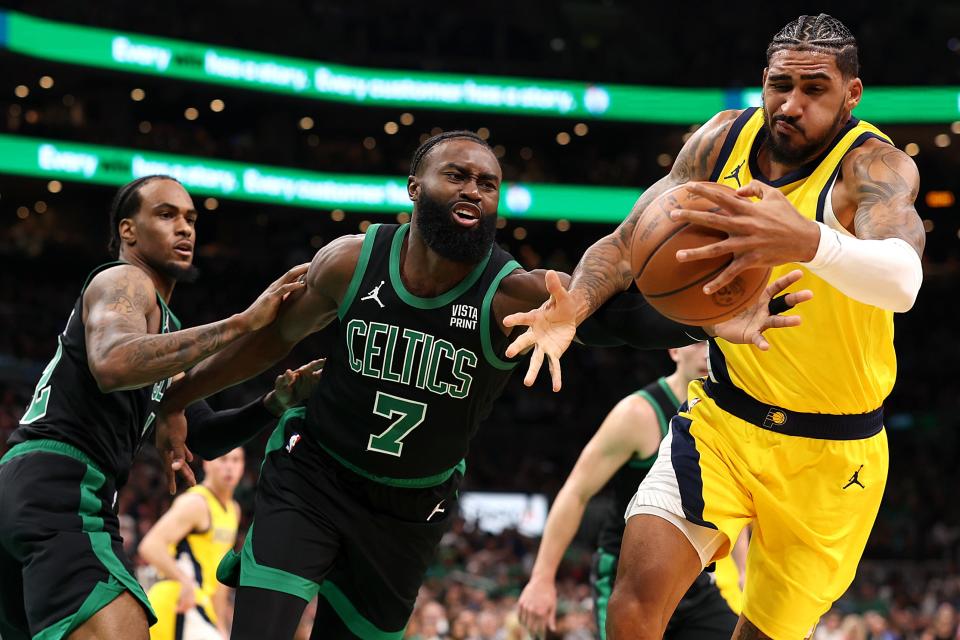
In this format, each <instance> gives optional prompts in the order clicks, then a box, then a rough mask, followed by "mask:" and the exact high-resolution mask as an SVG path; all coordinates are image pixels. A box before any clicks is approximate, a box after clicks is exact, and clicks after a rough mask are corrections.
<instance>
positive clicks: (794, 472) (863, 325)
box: [504, 14, 925, 640]
mask: <svg viewBox="0 0 960 640" xmlns="http://www.w3.org/2000/svg"><path fill="white" fill-rule="evenodd" d="M858 70H859V65H858V59H857V46H856V41H855V40H854V37H853V35H852V34H851V33H850V31H849V30H848V29H847V28H846V27H845V26H844V25H843V24H842V23H840V22H839V21H838V20H835V19H834V18H831V17H830V16H827V15H825V14H820V15H819V16H800V17H799V18H797V19H796V20H794V21H792V22H790V23H789V24H788V25H787V26H786V27H784V28H783V30H781V31H780V33H778V34H777V35H776V36H775V37H774V38H773V41H772V42H771V43H770V45H769V48H768V49H767V68H766V69H765V70H764V72H763V107H762V109H756V110H747V111H743V112H736V111H733V112H723V113H720V114H717V115H716V116H715V117H714V118H713V119H711V120H710V121H709V122H708V123H707V124H706V125H704V126H703V127H701V128H700V130H699V131H698V132H697V133H696V134H695V135H694V136H693V137H691V138H690V140H689V141H688V142H687V143H686V144H685V145H684V148H683V150H682V151H681V153H680V155H679V156H678V157H677V161H676V163H675V165H674V167H673V168H672V170H671V172H670V174H669V175H667V176H666V177H664V178H663V179H661V180H660V181H658V182H657V183H656V184H655V185H654V186H653V187H652V188H651V189H650V190H648V191H647V192H646V193H644V195H643V197H642V198H640V199H639V200H638V201H637V204H636V205H635V206H634V210H633V211H632V212H631V213H630V215H629V216H628V217H627V219H626V220H624V222H623V223H622V224H621V225H620V227H619V228H618V229H617V230H616V231H615V232H614V233H612V234H611V235H609V236H607V237H605V238H602V239H601V240H600V241H598V242H597V243H596V244H594V245H593V246H592V247H591V248H590V249H589V250H588V251H587V252H586V254H585V255H584V256H583V258H582V259H581V261H580V264H579V265H578V266H577V269H576V271H575V272H574V275H573V278H572V279H571V281H570V285H569V291H565V290H563V289H562V288H561V289H560V290H554V291H555V293H554V295H553V296H552V297H551V299H550V300H548V301H547V302H546V303H544V304H543V305H542V306H541V307H540V308H539V309H536V310H534V311H531V312H528V313H526V314H515V315H514V316H511V317H508V318H505V320H504V324H505V325H508V326H512V325H517V324H523V325H528V326H529V327H530V329H529V330H528V331H527V332H526V333H525V334H523V336H521V337H520V338H519V339H518V340H517V341H515V342H514V344H513V345H511V347H510V348H509V349H508V350H507V356H508V357H509V356H513V355H516V354H517V353H519V352H520V351H521V350H523V349H525V348H528V347H531V346H532V347H534V348H535V353H534V354H533V357H532V358H531V367H530V370H529V371H528V374H527V377H526V379H525V382H527V383H528V384H531V383H532V382H533V380H534V379H535V377H536V374H537V369H538V365H539V363H540V362H542V360H543V356H546V357H547V358H548V362H549V364H550V369H551V373H552V375H553V377H554V388H558V387H559V382H560V367H559V361H558V359H559V357H560V355H561V354H562V353H563V352H564V351H565V350H566V348H567V346H568V345H569V343H570V340H571V338H572V337H573V334H574V331H575V329H576V326H577V325H578V324H579V323H580V322H582V321H583V319H584V318H586V317H587V316H589V315H590V314H592V313H593V312H594V311H595V310H596V309H597V308H598V307H599V306H600V305H601V304H602V303H603V302H604V301H605V300H607V299H608V298H609V297H610V296H612V295H613V294H614V293H615V292H617V291H620V290H623V289H626V288H627V287H628V286H629V285H630V283H631V282H632V279H633V274H632V273H631V268H630V239H631V238H632V236H633V231H634V227H635V226H636V224H637V220H638V218H639V217H640V215H641V214H642V213H643V211H644V209H645V208H646V206H647V204H648V203H650V202H651V201H652V200H653V199H654V198H656V197H657V196H659V195H660V194H662V193H663V192H665V191H666V190H667V189H669V188H671V187H674V186H676V185H679V184H683V183H686V182H689V181H705V180H711V181H717V182H720V183H722V184H728V185H730V186H732V187H734V188H736V189H738V191H737V193H736V194H735V195H734V194H732V193H731V194H730V195H729V196H715V195H709V194H707V193H706V192H704V191H702V190H699V191H698V193H699V194H700V195H701V196H703V197H705V198H707V199H710V200H713V201H714V202H715V203H716V204H717V205H718V206H720V207H721V208H723V209H725V210H726V211H727V213H728V214H729V215H721V214H716V213H710V212H691V211H678V212H673V213H672V214H671V215H672V216H673V217H674V218H675V219H677V220H683V221H688V222H694V223H697V224H704V225H707V226H711V227H715V228H717V229H721V230H723V231H726V232H727V233H728V234H729V237H728V238H727V239H726V240H723V241H722V242H718V243H716V244H713V245H709V246H707V247H702V248H698V249H693V250H689V251H680V252H678V255H677V259H678V260H681V261H686V260H697V259H702V258H705V257H708V256H717V255H722V254H727V253H730V252H732V253H733V254H734V260H733V261H732V262H731V263H730V265H729V266H728V267H727V268H726V269H725V270H724V271H723V272H721V273H720V274H719V275H718V276H717V278H715V279H714V280H713V281H711V282H708V283H706V284H705V285H704V291H705V292H706V293H707V294H712V293H715V292H717V291H718V290H719V289H720V288H721V287H724V286H728V285H729V286H737V281H736V277H737V275H738V274H739V273H740V272H741V271H742V270H743V269H745V268H750V267H760V266H771V267H775V269H774V271H773V275H772V277H777V276H778V275H782V274H783V273H784V272H786V271H791V270H794V269H798V268H799V269H800V270H802V271H803V274H804V275H803V278H802V286H803V287H805V288H809V289H811V290H812V291H813V294H814V297H813V300H812V301H811V302H808V303H806V306H805V307H804V311H803V323H802V324H801V325H800V326H799V327H797V328H795V329H794V330H792V331H789V332H782V333H779V334H776V335H770V336H769V338H768V339H764V338H757V339H756V340H754V344H755V347H756V348H754V346H742V345H733V344H731V343H729V342H726V341H724V340H721V339H714V340H712V341H711V345H710V375H709V376H708V378H707V379H706V381H703V382H701V381H696V380H695V381H693V382H692V383H691V384H690V388H689V390H688V407H687V408H686V409H683V408H681V411H680V414H679V415H678V416H677V417H675V418H674V419H673V421H672V423H671V432H670V434H669V435H668V436H667V438H665V439H664V442H663V445H662V446H661V449H660V455H659V457H658V458H657V461H656V463H655V464H654V466H653V468H652V469H651V471H650V473H649V474H648V475H647V477H646V478H645V479H644V481H643V483H642V484H641V485H640V489H639V491H638V492H637V495H636V496H634V499H633V502H632V504H631V506H630V508H629V509H628V511H627V516H628V520H627V528H626V531H625V534H624V540H623V547H622V550H621V556H620V564H619V568H618V573H617V575H618V577H617V583H616V588H615V590H614V593H613V595H612V598H611V601H610V607H609V614H608V619H607V633H608V637H610V638H615V639H618V640H619V639H625V638H629V639H631V640H633V639H636V638H659V637H660V636H661V635H662V634H663V630H664V625H665V624H666V621H667V620H668V619H669V618H670V614H671V612H672V611H673V609H674V607H676V604H677V601H678V600H679V599H680V597H681V595H682V594H683V593H684V592H685V591H686V589H687V587H688V586H689V585H690V584H691V582H692V581H693V580H694V578H695V577H696V576H697V574H698V573H699V572H700V570H701V568H702V567H704V566H706V565H707V564H709V563H710V562H712V561H715V560H716V559H718V558H720V557H723V556H725V555H726V554H727V553H728V552H729V548H730V544H731V541H732V540H736V537H737V534H738V533H739V531H740V530H741V529H742V527H743V526H744V525H745V524H746V523H748V522H751V521H752V522H753V525H754V530H753V531H754V533H753V538H752V540H751V543H750V552H749V554H748V557H747V570H746V590H745V593H744V601H743V612H742V615H741V618H740V621H739V623H738V625H737V629H736V631H735V632H734V637H735V638H766V637H769V638H775V639H777V640H799V639H800V638H804V637H806V636H808V635H809V634H810V632H811V630H812V627H813V626H814V624H815V623H816V622H817V620H818V619H819V617H820V616H821V615H822V614H823V613H825V612H826V611H827V610H828V609H829V608H830V605H831V603H832V602H833V601H834V600H835V599H837V598H838V597H839V596H840V595H841V594H842V593H843V592H844V591H845V590H846V588H847V586H848V585H849V584H850V582H851V581H852V579H853V576H854V574H855V572H856V568H857V563H858V562H859V558H860V556H861V554H862V553H863V548H864V546H865V545H866V541H867V537H868V536H869V533H870V529H871V527H872V526H873V522H874V519H875V517H876V513H877V509H878V508H879V505H880V500H881V497H882V495H883V488H884V484H885V482H886V477H887V465H888V454H887V441H886V435H885V433H884V431H883V422H882V421H883V413H882V412H883V409H882V404H883V400H884V398H885V397H886V396H887V394H888V393H889V392H890V390H891V388H892V387H893V383H894V380H895V377H896V357H895V355H894V350H893V313H894V312H904V311H907V310H908V309H910V307H911V306H912V305H913V302H914V300H915V298H916V295H917V293H918V291H919V288H920V283H921V281H922V279H923V274H922V269H921V264H920V256H921V255H922V253H923V248H924V241H925V235H924V229H923V225H922V223H921V221H920V218H919V216H918V215H917V212H916V210H915V209H914V204H913V203H914V200H915V198H916V196H917V189H918V186H919V176H918V174H917V169H916V167H915V165H914V164H913V162H912V161H911V160H910V158H909V157H907V155H906V154H904V153H902V152H901V151H899V150H898V149H897V148H896V147H894V146H893V145H892V144H891V143H890V141H889V139H888V138H887V137H886V136H885V135H883V134H882V133H881V132H880V131H879V130H877V129H876V128H875V127H873V126H871V125H869V124H867V123H865V122H863V121H861V120H858V119H857V118H855V117H854V116H853V113H852V112H853V110H854V108H855V107H856V106H857V104H858V103H859V101H860V97H861V94H862V92H863V84H862V83H861V81H860V79H859V78H858V77H857V73H858Z"/></svg>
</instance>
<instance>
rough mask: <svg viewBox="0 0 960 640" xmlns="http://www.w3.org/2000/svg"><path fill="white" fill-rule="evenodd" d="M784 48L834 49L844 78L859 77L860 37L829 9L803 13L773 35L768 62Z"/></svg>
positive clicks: (825, 51) (823, 50)
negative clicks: (805, 14)
mask: <svg viewBox="0 0 960 640" xmlns="http://www.w3.org/2000/svg"><path fill="white" fill-rule="evenodd" d="M784 49H793V50H794V51H819V52H820V53H832V54H833V56H834V57H835V58H836V60H837V68H839V69H840V73H842V74H843V77H844V78H855V77H856V76H857V75H858V74H859V73H860V60H859V54H858V52H857V40H856V38H854V37H853V34H852V33H851V32H850V29H848V28H847V27H846V25H845V24H843V23H842V22H840V21H839V20H837V19H836V18H834V17H832V16H828V15H827V14H825V13H821V14H820V15H818V16H800V17H799V18H797V19H796V20H794V21H792V22H790V23H788V24H787V26H785V27H784V28H783V29H781V30H780V33H778V34H777V35H775V36H773V40H772V41H771V42H770V46H768V47H767V65H768V66H769V64H770V58H771V57H773V54H774V53H776V52H777V51H783V50H784Z"/></svg>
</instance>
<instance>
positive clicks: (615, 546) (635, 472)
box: [597, 378, 680, 555]
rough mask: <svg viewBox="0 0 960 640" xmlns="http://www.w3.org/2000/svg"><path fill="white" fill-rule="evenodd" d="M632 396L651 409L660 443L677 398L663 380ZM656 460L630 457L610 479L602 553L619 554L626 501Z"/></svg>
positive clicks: (602, 532)
mask: <svg viewBox="0 0 960 640" xmlns="http://www.w3.org/2000/svg"><path fill="white" fill-rule="evenodd" d="M635 393H636V395H638V396H640V397H642V398H643V399H644V400H646V401H647V402H649V403H650V406H651V407H653V412H654V413H655V414H656V415H657V422H658V423H659V424H660V439H661V440H662V439H663V437H664V436H666V435H667V429H669V427H670V418H672V417H673V416H674V414H676V413H677V409H678V408H679V407H680V403H679V402H678V401H677V396H676V395H674V393H673V390H672V389H671V388H670V385H668V384H667V379H666V378H660V379H658V380H657V381H656V382H651V383H650V384H648V385H647V386H645V387H644V388H643V389H640V390H639V391H637V392H635ZM656 459H657V454H653V455H652V456H650V457H649V458H640V457H638V456H636V455H634V457H633V458H631V459H630V460H628V461H627V463H626V464H625V465H623V466H622V467H620V469H618V470H617V473H616V474H614V476H613V477H612V478H611V479H610V485H611V486H612V488H613V509H612V510H611V511H610V513H609V514H608V515H607V517H606V520H605V522H604V525H603V528H602V529H601V530H600V539H599V540H598V543H597V546H599V547H600V548H601V549H603V550H604V551H606V552H608V553H612V554H614V555H619V554H620V543H621V542H622V541H623V530H624V528H625V526H626V524H625V523H624V519H623V518H624V513H625V512H626V510H627V505H629V504H630V500H631V499H633V496H634V494H635V493H636V492H637V487H639V486H640V482H641V481H642V480H643V479H644V478H645V477H646V476H647V472H648V471H650V467H652V466H653V462H654V460H656Z"/></svg>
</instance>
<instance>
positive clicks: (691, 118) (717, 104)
mask: <svg viewBox="0 0 960 640" xmlns="http://www.w3.org/2000/svg"><path fill="white" fill-rule="evenodd" d="M0 46H5V47H6V48H8V49H9V50H11V51H14V52H17V53H20V54H23V55H28V56H32V57H34V58H40V59H44V60H54V61H57V62H67V63H70V64H79V65H86V66H90V67H99V68H103V69H113V70H119V71H127V72H132V73H141V74H150V75H157V76H165V77H169V78H177V79H181V80H192V81H195V82H203V83H209V84H220V85H229V86H233V87H239V88H243V89H249V90H254V91H272V92H278V93H285V94H289V95H295V96H299V97H302V98H307V99H313V100H329V101H338V102H343V103H347V104H355V105H370V106H381V107H397V108H403V109H414V108H420V109H447V110H454V111H475V112H485V113H510V114H522V115H525V116H553V117H563V118H570V119H600V120H621V121H632V122H655V123H666V124H692V123H700V122H705V121H706V120H707V119H709V118H710V117H711V116H713V115H714V114H715V113H717V112H718V111H721V110H723V109H741V108H744V107H749V106H754V105H757V104H759V96H760V94H759V91H757V90H756V89H747V90H741V89H718V88H667V87H647V86H631V85H615V84H592V83H585V82H565V81H556V80H535V79H525V78H512V77H498V76H467V75H457V74H451V73H426V72H418V71H399V70H392V69H370V68H363V67H349V66H344V65H336V64H328V63H325V62H318V61H312V60H304V59H299V58H290V57H284V56H278V55H270V54H264V53H259V52H253V51H242V50H239V49H231V48H227V47H220V46H214V45H207V44H201V43H193V42H185V41H182V40H174V39H169V38H157V37H154V36H147V35H141V34H135V33H125V32H119V31H109V30H105V29H97V28H93V27H86V26H80V25H73V24H67V23H62V22H53V21H50V20H43V19H40V18H35V17H32V16H29V15H26V14H22V13H17V12H4V11H0ZM759 76H760V69H759V68H758V69H757V77H758V78H759ZM856 113H857V115H858V116H859V117H861V118H864V119H866V120H869V121H871V122H874V123H884V122H950V121H953V120H958V119H960V87H868V88H867V90H866V91H865V92H864V97H863V102H862V103H861V105H860V106H859V107H858V108H857V110H856Z"/></svg>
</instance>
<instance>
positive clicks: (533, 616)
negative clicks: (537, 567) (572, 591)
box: [517, 580, 557, 638]
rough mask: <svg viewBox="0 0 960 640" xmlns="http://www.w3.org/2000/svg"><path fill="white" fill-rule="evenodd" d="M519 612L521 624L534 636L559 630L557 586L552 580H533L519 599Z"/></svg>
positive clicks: (539, 636) (537, 636) (538, 636)
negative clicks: (548, 630)
mask: <svg viewBox="0 0 960 640" xmlns="http://www.w3.org/2000/svg"><path fill="white" fill-rule="evenodd" d="M517 613H518V616H517V617H518V618H519V619H520V624H522V625H523V626H525V627H526V628H527V630H528V631H529V632H530V635H531V636H533V637H534V638H543V637H545V636H546V634H547V629H550V631H556V630H557V586H556V585H555V584H554V583H553V581H552V580H550V581H547V580H543V581H536V580H531V581H530V582H529V583H528V584H527V586H526V587H524V588H523V593H521V594H520V600H518V601H517Z"/></svg>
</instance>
